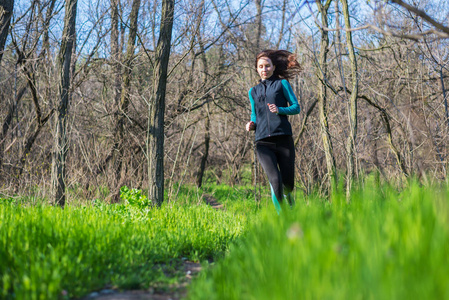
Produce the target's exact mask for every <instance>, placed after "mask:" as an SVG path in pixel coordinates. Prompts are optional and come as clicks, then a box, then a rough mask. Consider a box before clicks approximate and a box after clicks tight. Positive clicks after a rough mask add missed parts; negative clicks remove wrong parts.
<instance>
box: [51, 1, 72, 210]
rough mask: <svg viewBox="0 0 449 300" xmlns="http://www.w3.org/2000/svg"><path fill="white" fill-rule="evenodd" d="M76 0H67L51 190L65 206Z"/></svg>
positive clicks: (60, 59) (56, 200)
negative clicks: (68, 119) (68, 113)
mask: <svg viewBox="0 0 449 300" xmlns="http://www.w3.org/2000/svg"><path fill="white" fill-rule="evenodd" d="M77 4H78V1H77V0H67V1H66V7H65V17H64V30H63V33H62V38H61V48H60V49H59V53H58V57H57V69H58V76H59V78H58V80H59V82H58V93H59V103H57V108H56V118H55V129H54V130H55V141H54V150H53V162H52V174H51V177H52V180H51V181H52V192H53V201H54V203H55V204H57V205H60V206H61V207H64V205H65V202H66V195H65V189H66V185H65V180H66V155H67V149H68V145H67V142H68V140H67V112H68V108H69V92H70V80H71V74H70V67H71V59H72V52H73V47H74V45H75V39H76V36H75V22H76V7H77Z"/></svg>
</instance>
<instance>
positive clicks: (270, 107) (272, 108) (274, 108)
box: [267, 103, 279, 114]
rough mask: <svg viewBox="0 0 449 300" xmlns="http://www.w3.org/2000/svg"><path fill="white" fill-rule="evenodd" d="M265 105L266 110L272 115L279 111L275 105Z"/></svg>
mask: <svg viewBox="0 0 449 300" xmlns="http://www.w3.org/2000/svg"><path fill="white" fill-rule="evenodd" d="M267 105H268V109H269V110H270V111H271V112H272V113H274V114H277V113H278V112H279V109H278V107H277V106H276V104H272V103H267Z"/></svg>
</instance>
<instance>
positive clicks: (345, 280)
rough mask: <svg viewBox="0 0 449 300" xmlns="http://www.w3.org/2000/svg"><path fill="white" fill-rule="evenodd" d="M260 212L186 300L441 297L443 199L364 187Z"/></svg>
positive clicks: (430, 190)
mask: <svg viewBox="0 0 449 300" xmlns="http://www.w3.org/2000/svg"><path fill="white" fill-rule="evenodd" d="M297 201H298V204H297V206H296V207H295V208H294V209H293V210H290V209H286V208H284V211H283V213H282V214H281V216H279V217H278V216H277V215H276V214H275V213H274V209H272V208H271V209H265V210H263V211H262V212H261V214H260V219H259V221H258V222H255V225H254V226H252V228H250V229H249V230H248V234H246V235H245V236H244V238H243V239H239V241H238V242H236V243H235V244H234V245H233V246H231V248H230V250H229V252H228V255H227V256H226V257H225V258H224V259H222V260H220V261H219V262H217V263H216V264H215V265H214V266H213V267H212V268H210V269H209V270H208V271H207V272H204V273H202V274H201V275H200V277H199V278H198V279H197V280H195V281H194V283H193V284H192V286H191V287H190V291H189V298H190V299H195V300H196V299H208V300H209V299H257V300H263V299H270V300H272V299H449V284H448V282H449V272H448V270H449V195H448V190H447V188H445V187H438V186H433V187H422V186H420V185H419V184H417V183H411V184H410V186H409V187H408V188H406V189H404V190H403V191H400V192H398V191H397V190H396V189H395V188H393V187H391V186H388V185H385V186H383V187H380V188H379V187H376V186H375V185H374V184H371V183H368V184H366V185H365V186H364V187H362V188H360V189H359V190H357V191H354V193H353V197H352V199H351V202H350V204H347V203H346V200H345V198H344V196H343V195H336V196H334V198H333V203H332V204H330V203H328V202H326V201H323V200H322V199H319V198H314V197H310V198H308V199H297Z"/></svg>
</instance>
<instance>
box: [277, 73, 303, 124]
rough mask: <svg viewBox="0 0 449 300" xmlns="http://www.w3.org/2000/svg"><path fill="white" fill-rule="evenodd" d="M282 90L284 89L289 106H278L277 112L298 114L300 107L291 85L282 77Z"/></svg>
mask: <svg viewBox="0 0 449 300" xmlns="http://www.w3.org/2000/svg"><path fill="white" fill-rule="evenodd" d="M282 90H283V91H284V96H285V98H286V99H287V101H288V104H289V105H290V106H288V107H278V110H279V112H278V114H280V115H296V114H299V112H300V111H301V108H300V107H299V103H298V99H296V96H295V93H293V89H292V86H291V85H290V83H289V82H288V81H287V80H285V79H282Z"/></svg>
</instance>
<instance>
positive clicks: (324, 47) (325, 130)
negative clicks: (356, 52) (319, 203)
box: [316, 0, 337, 194]
mask: <svg viewBox="0 0 449 300" xmlns="http://www.w3.org/2000/svg"><path fill="white" fill-rule="evenodd" d="M331 1H332V0H327V1H326V3H325V5H322V4H321V1H320V0H316V4H317V6H318V9H319V11H320V14H321V22H322V26H324V27H326V28H327V27H329V22H328V15H327V11H328V9H329V6H330V4H331ZM320 32H321V43H320V47H321V50H320V57H319V65H318V68H319V70H318V78H319V79H320V80H321V82H322V84H321V86H320V94H319V101H318V107H319V116H320V125H321V137H322V139H323V146H324V153H325V157H326V166H327V174H328V177H329V188H330V194H332V193H333V192H335V191H336V188H337V171H336V169H337V168H336V163H335V158H334V154H333V147H332V140H331V135H330V132H329V124H328V120H327V86H326V84H325V82H326V81H327V80H328V79H327V73H328V65H327V53H328V52H329V34H328V32H327V30H325V29H324V28H320Z"/></svg>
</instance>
